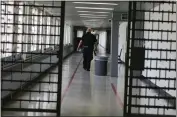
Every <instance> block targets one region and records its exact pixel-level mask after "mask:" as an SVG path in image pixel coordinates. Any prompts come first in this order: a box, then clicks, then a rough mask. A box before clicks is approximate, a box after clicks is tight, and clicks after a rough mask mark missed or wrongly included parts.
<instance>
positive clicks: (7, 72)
mask: <svg viewBox="0 0 177 117" xmlns="http://www.w3.org/2000/svg"><path fill="white" fill-rule="evenodd" d="M64 13H65V2H63V1H62V2H61V1H35V0H34V1H28V2H27V1H1V19H2V22H1V45H2V46H1V47H3V48H1V73H2V74H1V102H2V106H1V107H2V115H8V116H18V115H19V116H35V115H36V116H46V115H54V116H60V104H61V82H62V62H63V61H62V59H63V35H64ZM49 19H50V20H49ZM56 22H57V23H56ZM59 43H60V45H58V44H59ZM57 46H58V47H57ZM24 112H25V113H26V114H24ZM32 112H33V113H35V114H32V115H31V113H32Z"/></svg>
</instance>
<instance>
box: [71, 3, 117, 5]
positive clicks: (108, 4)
mask: <svg viewBox="0 0 177 117" xmlns="http://www.w3.org/2000/svg"><path fill="white" fill-rule="evenodd" d="M73 3H75V4H101V5H118V4H115V3H101V2H73Z"/></svg>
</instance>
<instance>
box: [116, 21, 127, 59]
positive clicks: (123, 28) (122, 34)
mask: <svg viewBox="0 0 177 117" xmlns="http://www.w3.org/2000/svg"><path fill="white" fill-rule="evenodd" d="M127 24H128V23H127V22H121V23H120V25H119V45H118V47H119V49H118V55H119V54H120V51H121V49H122V53H121V60H122V61H124V62H125V53H126V39H127Z"/></svg>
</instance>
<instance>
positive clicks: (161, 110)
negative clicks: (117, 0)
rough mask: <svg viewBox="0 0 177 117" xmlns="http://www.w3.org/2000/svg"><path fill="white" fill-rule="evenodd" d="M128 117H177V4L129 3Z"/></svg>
mask: <svg viewBox="0 0 177 117" xmlns="http://www.w3.org/2000/svg"><path fill="white" fill-rule="evenodd" d="M128 28H129V34H128V41H127V55H128V56H127V58H126V74H125V100H124V102H125V105H124V115H125V117H143V116H154V117H158V116H160V117H168V116H169V117H175V116H176V100H175V99H176V74H175V72H176V2H173V1H168V2H165V1H156V2H152V1H151V2H149V1H144V2H130V4H129V20H128Z"/></svg>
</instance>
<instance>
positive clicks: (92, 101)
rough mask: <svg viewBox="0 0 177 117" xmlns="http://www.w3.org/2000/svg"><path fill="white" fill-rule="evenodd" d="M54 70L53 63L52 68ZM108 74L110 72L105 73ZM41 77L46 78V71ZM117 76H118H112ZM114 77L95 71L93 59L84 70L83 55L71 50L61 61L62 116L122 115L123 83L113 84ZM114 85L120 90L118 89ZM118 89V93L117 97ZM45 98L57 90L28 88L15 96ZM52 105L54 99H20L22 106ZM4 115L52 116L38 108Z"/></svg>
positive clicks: (48, 87) (53, 107) (4, 113)
mask: <svg viewBox="0 0 177 117" xmlns="http://www.w3.org/2000/svg"><path fill="white" fill-rule="evenodd" d="M53 70H54V71H57V70H58V68H57V67H56V68H55V69H53ZM108 74H109V73H108ZM51 77H52V79H51V80H53V81H57V79H58V77H57V75H52V76H51ZM42 80H43V81H47V80H49V77H48V75H46V76H45V77H44V78H43V79H42ZM115 80H117V78H115ZM113 81H114V78H110V77H109V76H105V77H102V76H95V75H94V61H92V68H91V71H90V72H88V71H85V70H83V68H82V55H81V54H79V53H76V54H73V55H72V56H70V57H69V58H67V59H66V60H64V63H63V81H62V104H61V116H122V115H123V108H122V107H123V104H122V101H123V84H124V81H123V80H122V81H121V82H122V83H118V84H119V85H118V86H119V87H117V86H116V88H115V85H117V84H115V85H114V84H113V83H112V82H113ZM38 87H39V85H38V84H37V85H34V86H33V87H32V88H33V89H37V88H38ZM41 87H42V88H43V89H50V90H53V91H56V90H57V86H56V85H54V84H53V85H51V84H43V85H42V86H41ZM117 88H119V89H120V91H117ZM118 92H119V93H120V94H121V97H119V94H118ZM29 95H30V96H32V98H33V99H36V100H37V99H45V98H48V97H50V99H51V100H56V98H57V96H56V94H50V93H48V94H44V93H40V94H39V93H32V94H29V93H28V92H26V93H23V94H20V95H19V96H18V98H20V99H22V98H23V99H29V97H30V96H29ZM18 106H19V102H12V103H10V104H9V105H7V107H18ZM39 106H40V107H41V108H43V109H48V108H49V109H55V108H56V103H48V102H43V103H40V104H38V103H37V102H36V103H35V102H31V103H29V102H22V103H21V107H24V108H38V107H39ZM2 115H3V116H12V115H14V116H55V114H53V113H40V112H2Z"/></svg>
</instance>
